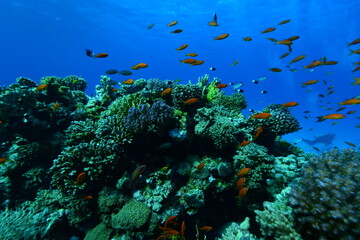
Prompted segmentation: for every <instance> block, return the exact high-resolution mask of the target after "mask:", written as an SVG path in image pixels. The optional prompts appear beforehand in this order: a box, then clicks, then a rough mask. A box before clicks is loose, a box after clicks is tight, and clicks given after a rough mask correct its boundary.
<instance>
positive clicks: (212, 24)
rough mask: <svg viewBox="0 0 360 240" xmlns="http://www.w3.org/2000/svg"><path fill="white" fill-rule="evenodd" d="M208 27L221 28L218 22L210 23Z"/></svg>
mask: <svg viewBox="0 0 360 240" xmlns="http://www.w3.org/2000/svg"><path fill="white" fill-rule="evenodd" d="M208 25H209V26H212V27H217V26H219V24H218V23H217V22H215V21H211V22H208Z"/></svg>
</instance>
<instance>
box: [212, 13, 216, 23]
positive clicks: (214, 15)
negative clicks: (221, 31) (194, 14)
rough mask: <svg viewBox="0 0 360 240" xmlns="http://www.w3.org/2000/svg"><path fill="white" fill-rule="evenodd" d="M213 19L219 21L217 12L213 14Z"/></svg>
mask: <svg viewBox="0 0 360 240" xmlns="http://www.w3.org/2000/svg"><path fill="white" fill-rule="evenodd" d="M213 21H214V22H216V23H217V15H216V13H215V12H214V14H213Z"/></svg>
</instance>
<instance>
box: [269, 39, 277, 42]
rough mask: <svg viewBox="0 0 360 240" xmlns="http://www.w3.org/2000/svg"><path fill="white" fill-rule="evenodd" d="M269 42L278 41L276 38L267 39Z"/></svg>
mask: <svg viewBox="0 0 360 240" xmlns="http://www.w3.org/2000/svg"><path fill="white" fill-rule="evenodd" d="M266 39H267V40H270V41H272V42H277V41H278V40H276V39H275V38H266Z"/></svg>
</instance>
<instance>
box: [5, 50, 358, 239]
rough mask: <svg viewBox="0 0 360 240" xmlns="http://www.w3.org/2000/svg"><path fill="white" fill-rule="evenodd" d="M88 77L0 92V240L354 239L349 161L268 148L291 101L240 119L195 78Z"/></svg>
mask: <svg viewBox="0 0 360 240" xmlns="http://www.w3.org/2000/svg"><path fill="white" fill-rule="evenodd" d="M98 57H100V56H98ZM100 83H101V84H100V85H98V86H97V87H96V95H95V96H91V97H90V96H87V95H86V94H85V93H84V90H85V88H86V85H87V82H86V81H85V80H84V79H82V78H80V77H77V76H68V77H66V78H59V77H44V78H42V79H41V80H40V84H39V85H38V84H36V83H35V82H34V81H32V80H30V79H28V78H24V77H21V78H18V79H17V83H15V84H12V85H10V86H9V87H7V88H4V89H1V93H0V117H1V119H0V131H1V134H0V138H1V146H0V153H1V156H0V157H1V161H0V163H1V165H0V170H1V171H0V174H1V175H0V179H1V184H0V186H1V191H0V198H1V206H2V209H3V211H2V212H1V214H0V218H1V221H0V229H1V231H0V239H49V240H50V239H51V240H57V239H59V240H60V239H61V240H63V239H70V238H71V239H86V240H90V239H158V240H160V239H173V240H176V239H178V240H180V239H218V240H221V239H222V240H239V239H242V240H244V239H299V240H300V239H360V222H359V216H360V204H359V202H360V199H359V196H360V195H359V194H358V193H359V190H360V165H359V158H360V153H359V152H358V151H356V150H343V151H340V150H333V151H331V152H329V153H323V154H322V155H320V156H314V155H311V154H306V153H304V152H303V151H302V150H301V149H299V148H298V147H296V146H294V145H292V144H290V143H288V142H286V141H283V140H281V136H282V135H285V134H288V133H292V132H296V131H298V130H299V129H300V126H299V122H298V121H297V120H296V119H295V117H294V116H293V115H292V114H291V109H290V108H289V107H292V106H296V103H294V102H289V103H287V104H283V105H281V104H271V105H268V106H267V107H266V108H265V109H262V110H261V109H260V110H258V111H254V112H253V114H252V115H251V116H249V117H245V116H244V115H243V114H242V111H243V110H244V109H246V107H247V104H246V100H245V98H244V96H243V94H242V93H234V94H232V95H225V94H224V92H223V91H222V88H224V87H226V84H221V81H220V80H219V79H217V78H214V79H212V80H210V79H209V76H208V75H206V76H203V77H200V78H199V79H198V81H197V83H191V82H189V83H188V84H180V83H179V82H177V81H176V80H174V81H173V80H159V79H148V80H145V79H137V80H132V81H131V82H130V81H129V82H124V83H122V84H120V86H119V87H118V88H115V86H116V85H117V84H118V82H116V81H113V80H111V79H110V78H109V77H107V76H102V77H101V80H100Z"/></svg>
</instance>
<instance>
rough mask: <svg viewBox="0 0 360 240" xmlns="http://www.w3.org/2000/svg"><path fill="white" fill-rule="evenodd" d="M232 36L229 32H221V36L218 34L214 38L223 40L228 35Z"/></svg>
mask: <svg viewBox="0 0 360 240" xmlns="http://www.w3.org/2000/svg"><path fill="white" fill-rule="evenodd" d="M229 36H230V34H228V33H223V34H220V35H219V36H217V37H214V39H215V40H223V39H225V38H227V37H229Z"/></svg>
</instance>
